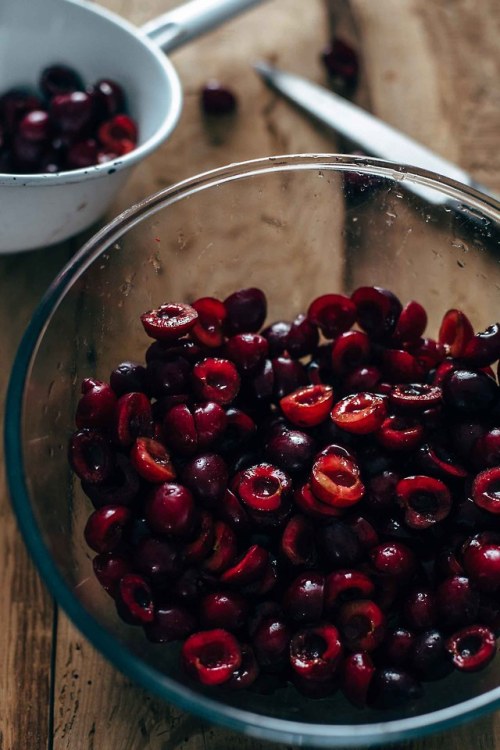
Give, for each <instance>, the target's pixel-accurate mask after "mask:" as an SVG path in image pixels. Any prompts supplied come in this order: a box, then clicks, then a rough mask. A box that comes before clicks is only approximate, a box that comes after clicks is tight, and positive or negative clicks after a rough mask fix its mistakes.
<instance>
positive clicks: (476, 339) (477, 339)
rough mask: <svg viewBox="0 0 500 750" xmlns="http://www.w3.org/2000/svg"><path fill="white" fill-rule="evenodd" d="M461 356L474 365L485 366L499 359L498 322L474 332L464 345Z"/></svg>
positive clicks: (499, 330)
mask: <svg viewBox="0 0 500 750" xmlns="http://www.w3.org/2000/svg"><path fill="white" fill-rule="evenodd" d="M461 358H462V359H463V360H465V362H467V363H468V364H470V365H473V366H474V367H486V366H487V365H491V364H493V363H494V362H496V361H497V360H498V359H500V323H493V324H492V325H491V326H488V328H486V330H484V331H481V332H480V333H475V334H474V336H472V338H471V339H469V341H468V342H467V344H466V345H465V347H464V350H463V352H462V354H461Z"/></svg>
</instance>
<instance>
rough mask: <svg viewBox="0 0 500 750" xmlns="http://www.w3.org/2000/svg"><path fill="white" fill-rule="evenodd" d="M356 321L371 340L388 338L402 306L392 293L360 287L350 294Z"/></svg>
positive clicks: (380, 288) (394, 326)
mask: <svg viewBox="0 0 500 750" xmlns="http://www.w3.org/2000/svg"><path fill="white" fill-rule="evenodd" d="M351 300H352V301H353V302H354V304H355V306H356V320H357V322H358V323H359V325H360V326H361V328H362V329H363V330H364V331H366V332H367V333H368V334H369V335H370V336H371V338H372V339H373V340H375V341H380V340H383V339H385V338H387V337H388V336H390V335H391V334H392V333H393V331H394V329H395V328H396V325H397V322H398V319H399V316H400V314H401V311H402V305H401V302H400V301H399V299H398V298H397V297H396V295H395V294H393V292H391V291H389V290H388V289H382V287H378V286H362V287H359V288H358V289H356V290H355V291H354V292H353V293H352V294H351Z"/></svg>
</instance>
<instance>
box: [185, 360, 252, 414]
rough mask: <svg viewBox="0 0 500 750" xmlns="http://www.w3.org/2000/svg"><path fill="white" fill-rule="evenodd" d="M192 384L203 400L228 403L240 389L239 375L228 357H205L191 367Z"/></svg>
mask: <svg viewBox="0 0 500 750" xmlns="http://www.w3.org/2000/svg"><path fill="white" fill-rule="evenodd" d="M192 377H193V386H194V389H195V391H196V393H197V394H198V396H199V397H200V398H202V399H204V400H205V401H215V403H217V404H229V403H230V402H231V401H232V400H233V399H234V398H235V396H236V395H237V393H238V391H239V389H240V376H239V374H238V370H237V369H236V367H235V365H234V364H233V363H232V362H230V361H229V360H228V359H221V358H218V357H207V358H206V359H203V360H201V362H197V363H196V364H195V366H194V367H193V373H192Z"/></svg>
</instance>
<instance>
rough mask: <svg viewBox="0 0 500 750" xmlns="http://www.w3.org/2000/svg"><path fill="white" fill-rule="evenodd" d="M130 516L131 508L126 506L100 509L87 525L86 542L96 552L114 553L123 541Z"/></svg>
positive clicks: (105, 506) (111, 506) (93, 514)
mask: <svg viewBox="0 0 500 750" xmlns="http://www.w3.org/2000/svg"><path fill="white" fill-rule="evenodd" d="M130 516H131V514H130V508H126V507H125V506H124V505H104V506H103V507H102V508H98V509H97V510H95V511H94V512H93V513H92V514H91V515H90V516H89V518H88V520H87V523H86V524H85V529H84V531H83V533H84V536H85V541H86V542H87V544H88V545H89V547H91V548H92V549H93V550H94V551H95V552H99V553H104V552H113V550H115V549H116V548H117V547H118V545H119V544H120V542H121V540H122V537H123V533H124V530H125V527H126V526H127V524H128V523H129V521H130Z"/></svg>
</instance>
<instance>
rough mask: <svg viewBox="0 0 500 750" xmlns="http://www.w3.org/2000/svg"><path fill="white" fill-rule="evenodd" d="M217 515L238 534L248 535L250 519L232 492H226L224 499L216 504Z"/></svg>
mask: <svg viewBox="0 0 500 750" xmlns="http://www.w3.org/2000/svg"><path fill="white" fill-rule="evenodd" d="M216 508H217V513H218V514H219V515H220V516H221V517H222V520H223V521H225V522H226V523H228V524H229V526H231V528H232V529H234V530H235V531H236V532H240V533H247V532H248V530H249V528H250V519H249V517H248V514H247V512H246V510H245V509H244V508H243V506H242V504H241V503H240V501H239V500H238V498H237V497H236V495H235V494H234V492H232V491H231V490H226V491H225V493H224V495H223V497H222V498H221V499H220V500H219V501H218V502H217V503H216Z"/></svg>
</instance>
